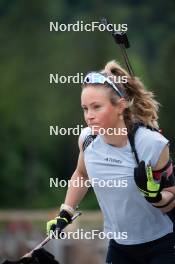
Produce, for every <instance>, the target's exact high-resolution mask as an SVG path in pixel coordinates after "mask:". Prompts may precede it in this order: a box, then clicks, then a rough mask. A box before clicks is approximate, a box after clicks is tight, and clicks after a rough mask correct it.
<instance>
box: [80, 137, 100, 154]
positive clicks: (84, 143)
mask: <svg viewBox="0 0 175 264" xmlns="http://www.w3.org/2000/svg"><path fill="white" fill-rule="evenodd" d="M96 136H97V135H88V136H87V137H86V138H85V140H84V142H83V151H85V149H86V148H87V147H88V146H89V145H90V144H91V142H92V141H93V140H94V139H95V138H96Z"/></svg>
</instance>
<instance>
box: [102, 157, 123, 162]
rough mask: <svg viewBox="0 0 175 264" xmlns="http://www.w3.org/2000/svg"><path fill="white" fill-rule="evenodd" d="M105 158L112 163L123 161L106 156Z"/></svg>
mask: <svg viewBox="0 0 175 264" xmlns="http://www.w3.org/2000/svg"><path fill="white" fill-rule="evenodd" d="M104 160H105V161H107V162H110V163H117V164H121V163H122V161H121V160H118V159H114V158H109V157H107V158H105V159H104Z"/></svg>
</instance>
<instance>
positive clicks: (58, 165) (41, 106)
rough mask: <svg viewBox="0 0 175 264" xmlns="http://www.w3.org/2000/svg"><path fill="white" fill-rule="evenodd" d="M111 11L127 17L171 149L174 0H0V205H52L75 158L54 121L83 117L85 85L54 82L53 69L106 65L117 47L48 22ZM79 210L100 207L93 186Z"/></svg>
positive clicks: (133, 52) (101, 35)
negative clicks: (52, 183)
mask: <svg viewBox="0 0 175 264" xmlns="http://www.w3.org/2000/svg"><path fill="white" fill-rule="evenodd" d="M104 16H106V17H108V18H109V20H110V21H111V22H112V23H116V24H118V23H127V24H128V37H129V40H130V43H131V48H130V50H129V51H128V53H129V57H130V59H131V62H132V65H133V68H134V71H135V73H136V75H137V76H139V77H140V78H141V79H142V81H144V83H145V84H146V87H147V88H148V89H150V90H152V91H154V92H155V94H156V98H157V99H158V100H159V101H160V103H161V104H162V107H161V110H160V124H161V125H160V126H161V127H162V128H163V133H164V135H165V136H166V137H168V138H169V140H170V143H171V151H172V152H173V153H174V150H175V142H174V134H175V125H174V123H173V120H174V116H173V115H174V98H175V89H174V83H175V72H174V69H175V34H174V28H175V2H174V1H173V0H169V1H163V0H154V1H150V0H148V1H141V0H140V1H138V0H125V1H123V0H118V1H114V0H108V1H105V0H101V1H99V0H96V1H92V0H89V1H80V0H74V1H73V0H64V1H63V0H59V1H57V0H51V1H46V0H42V1H41V0H38V1H34V0H30V1H22V0H18V1H14V0H0V32H1V33H0V46H1V48H0V58H1V60H0V72H1V78H0V186H1V191H0V207H1V208H4V209H5V208H51V207H56V206H59V204H61V202H63V199H64V195H65V192H66V188H49V178H50V177H52V178H56V177H59V179H66V180H68V179H69V178H70V177H71V174H72V173H73V170H74V169H75V166H76V162H77V157H78V146H77V139H78V136H77V137H76V136H61V135H59V136H50V135H49V126H50V125H53V126H55V125H58V126H59V127H75V126H76V125H77V124H83V125H84V126H85V123H84V121H83V114H82V110H81V107H80V93H81V85H80V84H72V83H71V84H49V74H50V73H59V75H66V76H67V75H75V74H76V73H77V72H80V73H81V72H82V73H86V72H87V71H89V70H98V69H101V68H103V66H104V65H105V63H106V62H107V61H109V60H111V59H116V60H117V61H119V62H120V63H121V64H122V65H123V66H124V63H123V59H122V57H121V54H120V50H119V48H118V47H117V46H116V44H115V43H114V41H113V39H112V38H111V36H110V35H109V34H108V33H106V32H98V31H95V32H73V31H71V32H50V31H49V22H50V21H58V22H59V23H65V24H68V23H76V22H77V21H78V20H82V21H84V23H88V22H91V21H99V19H100V18H102V17H104ZM82 208H86V209H95V208H97V202H96V199H95V196H94V194H93V191H92V190H90V191H89V193H88V195H87V196H86V198H85V199H84V201H83V202H82Z"/></svg>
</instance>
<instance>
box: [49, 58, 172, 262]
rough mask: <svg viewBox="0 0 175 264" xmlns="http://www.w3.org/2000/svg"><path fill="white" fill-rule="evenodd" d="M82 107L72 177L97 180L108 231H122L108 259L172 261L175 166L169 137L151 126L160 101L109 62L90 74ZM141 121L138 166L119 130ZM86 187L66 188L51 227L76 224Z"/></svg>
mask: <svg viewBox="0 0 175 264" xmlns="http://www.w3.org/2000/svg"><path fill="white" fill-rule="evenodd" d="M119 76H121V77H122V76H127V82H126V83H118V81H117V77H119ZM121 77H120V78H121ZM81 105H82V108H83V110H84V118H85V121H86V123H87V125H88V127H87V128H85V129H83V130H82V133H81V135H80V137H79V149H80V154H79V159H78V164H77V168H76V170H75V172H74V173H73V175H72V178H71V180H72V181H73V180H77V179H78V178H79V181H80V182H81V181H82V179H83V181H84V182H85V181H87V180H88V179H90V180H91V183H92V182H93V179H95V181H94V182H95V184H94V186H93V188H94V191H95V194H96V196H97V199H98V202H99V205H100V208H101V210H102V213H103V216H104V231H105V233H106V234H107V233H110V234H125V235H124V236H118V237H116V236H115V235H114V237H112V238H111V239H110V241H109V248H108V253H107V259H106V262H107V263H116V264H137V263H138V264H144V263H145V264H165V263H166V264H174V263H175V248H174V246H175V234H174V232H173V222H172V220H171V219H170V217H169V216H168V214H167V212H169V211H171V210H172V208H174V207H175V187H174V175H173V169H172V168H173V167H172V162H171V159H170V156H169V147H168V140H167V139H166V138H165V137H164V136H162V135H161V134H160V133H159V132H158V131H154V129H153V130H151V129H150V128H155V129H158V123H157V119H158V116H157V113H158V105H159V104H158V102H156V100H155V99H154V97H153V94H152V93H151V92H150V91H146V90H145V88H144V86H143V84H142V83H141V82H140V80H139V79H138V78H136V77H134V78H133V77H132V78H131V77H130V76H129V75H128V73H127V72H126V71H125V70H123V69H122V68H121V67H120V66H119V65H118V64H117V63H116V62H114V61H112V62H109V63H108V64H107V65H106V66H105V68H104V70H102V71H101V72H90V73H88V74H87V76H86V77H85V80H84V84H83V89H82V94H81ZM136 123H141V124H142V126H140V127H139V128H138V129H137V132H136V133H135V149H136V151H137V155H138V159H139V163H138V162H137V161H136V159H135V156H134V155H133V152H132V148H131V144H130V141H129V140H128V135H127V133H123V132H122V131H126V130H127V132H128V134H130V133H131V132H132V129H133V127H134V124H136ZM148 127H149V128H148ZM104 131H105V133H104ZM116 131H117V132H116ZM101 132H103V133H101ZM112 132H113V133H112ZM92 134H93V135H94V134H95V135H96V136H94V137H93V138H92V136H91V135H92ZM101 180H103V182H105V183H106V185H105V186H104V185H103V187H102V186H101V184H100V181H101ZM116 181H117V182H118V184H115V183H116ZM98 182H99V184H98ZM109 182H110V186H109ZM112 182H113V183H114V184H113V185H111V183H112ZM122 183H125V184H122ZM87 190H88V187H87V185H86V184H85V185H84V186H82V185H80V186H79V187H74V186H73V184H72V185H71V186H70V187H69V188H68V191H67V195H66V198H65V202H64V204H62V205H61V208H60V214H59V217H57V218H56V219H53V220H50V221H49V222H48V223H47V231H48V232H49V231H50V230H51V229H52V228H54V227H55V225H57V226H58V227H61V226H62V225H64V223H70V222H71V217H72V216H73V214H74V212H75V208H76V206H77V205H78V204H79V203H80V201H81V200H82V199H83V197H84V196H85V194H86V192H87ZM124 232H125V233H124ZM126 234H127V235H126Z"/></svg>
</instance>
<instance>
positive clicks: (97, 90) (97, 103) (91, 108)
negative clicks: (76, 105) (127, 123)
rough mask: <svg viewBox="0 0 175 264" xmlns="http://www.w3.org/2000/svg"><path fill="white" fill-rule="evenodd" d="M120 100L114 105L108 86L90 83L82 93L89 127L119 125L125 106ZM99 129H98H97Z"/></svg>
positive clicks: (82, 103)
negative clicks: (110, 98)
mask: <svg viewBox="0 0 175 264" xmlns="http://www.w3.org/2000/svg"><path fill="white" fill-rule="evenodd" d="M120 100H123V99H119V102H118V104H117V105H112V104H111V102H110V100H109V97H108V93H107V91H106V88H103V87H93V86H91V85H88V86H87V87H85V88H84V89H83V91H82V94H81V105H82V108H83V110H84V118H85V121H86V123H87V125H88V126H89V127H92V126H95V129H96V126H97V127H98V128H104V129H107V128H114V127H118V122H119V116H120V115H121V114H122V112H123V110H124V109H123V107H122V105H121V103H120ZM97 130H98V129H97Z"/></svg>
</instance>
